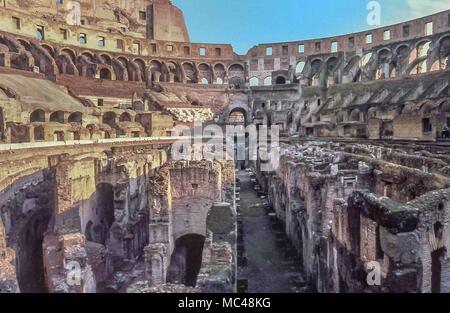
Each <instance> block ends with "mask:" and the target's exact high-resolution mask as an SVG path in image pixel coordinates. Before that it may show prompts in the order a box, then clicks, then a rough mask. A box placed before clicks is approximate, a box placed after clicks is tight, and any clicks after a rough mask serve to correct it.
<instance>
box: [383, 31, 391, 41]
mask: <svg viewBox="0 0 450 313" xmlns="http://www.w3.org/2000/svg"><path fill="white" fill-rule="evenodd" d="M383 40H384V41H386V40H391V31H390V30H385V31H384V32H383Z"/></svg>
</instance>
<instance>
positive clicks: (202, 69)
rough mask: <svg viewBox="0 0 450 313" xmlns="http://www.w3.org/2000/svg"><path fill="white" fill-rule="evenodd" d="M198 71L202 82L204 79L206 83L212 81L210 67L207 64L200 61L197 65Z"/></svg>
mask: <svg viewBox="0 0 450 313" xmlns="http://www.w3.org/2000/svg"><path fill="white" fill-rule="evenodd" d="M198 71H199V73H200V77H201V78H202V82H204V79H206V80H207V81H208V83H209V82H211V81H212V75H211V67H210V66H209V64H206V63H200V64H199V65H198Z"/></svg>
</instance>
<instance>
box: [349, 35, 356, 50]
mask: <svg viewBox="0 0 450 313" xmlns="http://www.w3.org/2000/svg"><path fill="white" fill-rule="evenodd" d="M354 46H355V37H350V38H348V47H349V48H353V47H354Z"/></svg>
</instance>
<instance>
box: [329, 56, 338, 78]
mask: <svg viewBox="0 0 450 313" xmlns="http://www.w3.org/2000/svg"><path fill="white" fill-rule="evenodd" d="M326 65H327V76H328V77H329V78H331V81H330V84H331V83H332V84H337V83H339V76H338V75H337V74H338V71H337V68H338V66H339V60H338V58H337V57H335V56H333V57H330V58H328V60H327V61H326ZM327 83H328V82H327Z"/></svg>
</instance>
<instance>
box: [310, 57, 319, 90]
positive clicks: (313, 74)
mask: <svg viewBox="0 0 450 313" xmlns="http://www.w3.org/2000/svg"><path fill="white" fill-rule="evenodd" d="M321 68H322V60H319V59H317V60H314V61H312V62H311V69H310V73H309V75H308V78H309V83H310V84H313V85H314V84H318V79H319V74H320V69H321Z"/></svg>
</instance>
